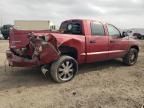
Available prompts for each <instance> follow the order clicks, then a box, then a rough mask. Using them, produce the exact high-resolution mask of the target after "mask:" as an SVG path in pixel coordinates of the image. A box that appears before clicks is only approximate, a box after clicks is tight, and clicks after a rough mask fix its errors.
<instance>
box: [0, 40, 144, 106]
mask: <svg viewBox="0 0 144 108" xmlns="http://www.w3.org/2000/svg"><path fill="white" fill-rule="evenodd" d="M7 48H8V41H2V40H0V60H1V61H0V108H143V107H142V106H143V104H144V41H141V48H143V49H142V50H141V52H140V54H139V59H138V63H137V64H136V65H135V66H131V67H127V66H124V65H123V64H122V63H121V61H120V60H112V61H107V62H102V63H94V64H87V65H82V66H80V69H79V73H78V74H77V76H76V77H75V78H74V80H72V81H70V82H67V83H63V84H56V83H54V82H53V81H52V80H51V79H50V78H48V79H45V77H44V76H43V75H42V74H41V72H40V70H39V69H38V68H37V69H24V68H23V69H22V68H10V67H8V66H5V64H6V62H5V60H6V58H5V50H6V49H7ZM5 68H6V70H5Z"/></svg>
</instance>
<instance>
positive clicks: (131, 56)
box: [123, 48, 138, 66]
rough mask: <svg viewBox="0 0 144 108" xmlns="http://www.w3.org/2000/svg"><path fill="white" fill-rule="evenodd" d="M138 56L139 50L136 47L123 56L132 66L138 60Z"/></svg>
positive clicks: (126, 62)
mask: <svg viewBox="0 0 144 108" xmlns="http://www.w3.org/2000/svg"><path fill="white" fill-rule="evenodd" d="M137 58H138V50H137V49H135V48H131V49H130V50H129V52H128V53H127V54H126V55H125V56H124V57H123V63H124V64H126V65H128V66H132V65H134V64H135V63H136V62H137Z"/></svg>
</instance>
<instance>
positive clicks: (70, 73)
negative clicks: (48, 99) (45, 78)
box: [51, 56, 78, 83]
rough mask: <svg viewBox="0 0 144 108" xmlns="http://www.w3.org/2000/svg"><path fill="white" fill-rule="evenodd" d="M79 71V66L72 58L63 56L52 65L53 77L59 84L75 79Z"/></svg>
mask: <svg viewBox="0 0 144 108" xmlns="http://www.w3.org/2000/svg"><path fill="white" fill-rule="evenodd" d="M77 71H78V64H77V62H76V60H75V59H74V58H72V57H70V56H61V57H60V58H59V59H58V60H57V61H55V62H54V63H52V65H51V77H52V78H53V80H54V81H56V82H58V83H62V82H67V81H70V80H71V79H73V78H74V76H75V74H76V72H77Z"/></svg>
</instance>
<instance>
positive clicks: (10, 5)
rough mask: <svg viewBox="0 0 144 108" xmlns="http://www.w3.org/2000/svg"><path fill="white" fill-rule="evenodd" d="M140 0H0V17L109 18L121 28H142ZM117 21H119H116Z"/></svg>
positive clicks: (142, 4)
mask: <svg viewBox="0 0 144 108" xmlns="http://www.w3.org/2000/svg"><path fill="white" fill-rule="evenodd" d="M143 12H144V1H143V0H90V1H88V0H0V19H2V22H3V23H12V22H13V21H14V20H17V19H24V20H52V21H53V22H54V23H56V24H59V22H61V21H62V20H65V19H72V18H84V19H85V18H89V19H100V20H104V21H109V22H110V23H114V24H116V25H118V26H120V27H122V28H129V27H144V24H142V23H141V22H143V21H144V15H143ZM119 22H121V23H119Z"/></svg>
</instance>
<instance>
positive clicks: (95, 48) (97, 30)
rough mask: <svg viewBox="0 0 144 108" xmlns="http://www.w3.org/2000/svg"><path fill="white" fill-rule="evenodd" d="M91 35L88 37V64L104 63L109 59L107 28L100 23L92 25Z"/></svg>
mask: <svg viewBox="0 0 144 108" xmlns="http://www.w3.org/2000/svg"><path fill="white" fill-rule="evenodd" d="M90 30H91V31H90V32H91V34H90V35H88V36H87V37H86V51H87V62H88V63H90V62H95V61H102V60H106V59H107V58H108V43H109V39H108V36H106V32H105V27H104V26H103V24H101V23H100V22H94V21H93V22H91V23H90Z"/></svg>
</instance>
